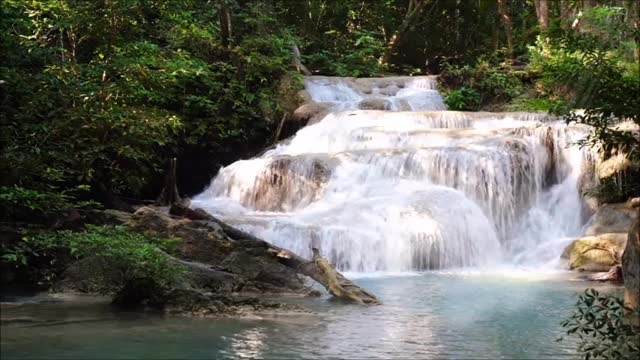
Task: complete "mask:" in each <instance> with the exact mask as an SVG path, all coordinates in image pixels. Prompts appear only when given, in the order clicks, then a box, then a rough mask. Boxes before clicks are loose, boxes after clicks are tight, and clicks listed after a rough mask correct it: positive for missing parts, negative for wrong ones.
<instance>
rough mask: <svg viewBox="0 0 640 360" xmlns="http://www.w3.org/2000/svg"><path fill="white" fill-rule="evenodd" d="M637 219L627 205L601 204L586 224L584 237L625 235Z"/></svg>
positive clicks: (635, 214) (635, 213)
mask: <svg viewBox="0 0 640 360" xmlns="http://www.w3.org/2000/svg"><path fill="white" fill-rule="evenodd" d="M637 217H638V215H637V212H636V211H634V210H633V209H632V208H631V207H630V204H629V203H615V204H602V205H600V206H599V207H598V210H597V211H596V213H595V214H594V215H593V216H592V217H591V219H590V220H589V222H588V223H587V225H586V230H585V235H588V236H593V235H598V234H605V233H625V234H626V233H627V231H629V228H630V227H631V225H632V224H633V223H634V221H635V220H636V219H637Z"/></svg>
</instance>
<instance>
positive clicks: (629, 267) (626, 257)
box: [622, 198, 640, 325]
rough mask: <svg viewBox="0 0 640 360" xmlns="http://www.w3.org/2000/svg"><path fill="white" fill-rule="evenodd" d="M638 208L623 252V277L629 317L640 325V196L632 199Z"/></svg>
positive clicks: (625, 301) (633, 204) (625, 303)
mask: <svg viewBox="0 0 640 360" xmlns="http://www.w3.org/2000/svg"><path fill="white" fill-rule="evenodd" d="M631 206H632V207H635V208H637V212H638V218H637V219H636V221H635V223H634V224H633V225H632V226H631V229H629V233H628V234H627V245H626V247H625V249H624V253H623V254H622V277H623V279H624V305H625V307H627V308H629V310H631V311H628V313H627V316H628V319H629V320H630V321H631V322H632V323H634V324H636V325H640V317H638V313H637V312H638V311H640V198H635V199H633V200H631Z"/></svg>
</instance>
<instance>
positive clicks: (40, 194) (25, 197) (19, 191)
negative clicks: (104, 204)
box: [0, 186, 99, 223]
mask: <svg viewBox="0 0 640 360" xmlns="http://www.w3.org/2000/svg"><path fill="white" fill-rule="evenodd" d="M53 190H54V189H51V190H50V191H38V190H33V189H25V188H23V187H20V186H13V187H7V186H0V220H3V221H26V222H31V223H38V222H42V221H45V222H46V221H48V220H51V219H55V218H56V217H58V216H60V215H61V214H63V213H64V212H66V211H68V210H70V209H72V208H76V209H77V208H86V207H98V206H99V204H98V203H96V202H93V201H77V200H76V195H77V194H78V193H79V192H81V191H85V190H86V187H83V186H79V187H78V188H76V189H71V190H66V191H63V192H56V191H53Z"/></svg>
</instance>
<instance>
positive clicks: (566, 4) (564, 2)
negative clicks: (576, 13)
mask: <svg viewBox="0 0 640 360" xmlns="http://www.w3.org/2000/svg"><path fill="white" fill-rule="evenodd" d="M570 16H571V4H570V1H569V0H560V26H562V28H563V29H567V28H568V27H569V25H570V24H569V17H570Z"/></svg>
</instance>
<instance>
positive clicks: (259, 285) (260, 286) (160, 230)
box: [128, 207, 304, 292]
mask: <svg viewBox="0 0 640 360" xmlns="http://www.w3.org/2000/svg"><path fill="white" fill-rule="evenodd" d="M128 225H129V226H130V227H131V228H132V229H134V230H137V231H140V232H143V233H145V234H147V235H150V236H154V237H163V238H177V239H179V240H180V242H179V243H178V248H177V258H179V259H180V260H181V261H187V262H193V263H197V264H199V265H198V266H191V267H190V270H191V271H190V273H191V276H192V277H193V276H196V279H197V280H198V279H199V281H196V282H197V285H199V286H206V287H210V288H212V290H225V291H234V292H242V291H249V292H255V291H262V292H264V291H267V292H291V291H298V292H299V291H302V290H303V289H304V282H303V280H302V279H301V278H300V277H299V276H298V275H297V273H296V272H294V271H293V270H291V269H289V268H287V267H286V266H283V265H282V264H280V263H279V262H277V261H276V260H275V259H272V258H270V257H268V256H264V254H263V252H262V251H256V249H255V246H254V245H253V244H251V243H245V242H238V241H235V240H233V239H231V238H229V237H228V236H227V235H226V234H225V232H224V230H223V229H222V227H221V226H220V225H218V224H216V223H215V222H211V221H206V220H189V219H184V218H183V219H176V218H173V217H171V216H170V215H169V214H168V213H166V212H163V211H161V210H160V209H158V208H152V207H143V208H141V209H139V210H138V211H136V213H135V214H133V217H132V218H131V221H130V222H129V223H128ZM198 267H199V268H200V270H202V269H203V267H205V268H206V267H209V268H210V269H214V270H216V271H217V272H219V273H220V274H218V275H217V276H213V280H212V281H211V283H209V284H207V282H205V283H204V284H203V283H202V280H203V279H202V276H205V280H206V278H207V277H209V278H211V277H212V273H211V272H208V273H206V272H205V273H204V274H203V273H202V271H197V270H198ZM194 271H195V274H194ZM223 274H226V276H223Z"/></svg>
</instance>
